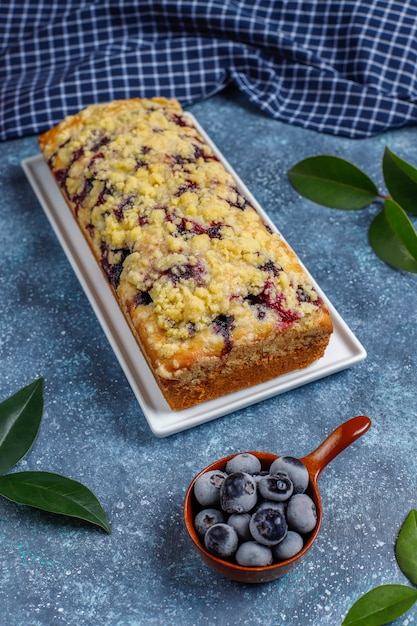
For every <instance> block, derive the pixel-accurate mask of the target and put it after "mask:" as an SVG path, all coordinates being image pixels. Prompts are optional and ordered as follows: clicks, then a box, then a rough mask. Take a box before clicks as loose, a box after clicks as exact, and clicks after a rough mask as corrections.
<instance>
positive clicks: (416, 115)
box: [0, 0, 417, 140]
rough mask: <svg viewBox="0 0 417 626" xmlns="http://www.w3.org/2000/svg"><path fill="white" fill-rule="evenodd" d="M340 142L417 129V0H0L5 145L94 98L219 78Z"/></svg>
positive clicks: (217, 83)
mask: <svg viewBox="0 0 417 626" xmlns="http://www.w3.org/2000/svg"><path fill="white" fill-rule="evenodd" d="M228 83H234V84H236V85H237V86H238V87H239V89H240V90H242V91H243V92H244V93H246V94H247V95H248V97H249V98H250V99H251V101H252V102H253V103H255V104H256V105H257V106H259V107H260V108H261V109H262V110H263V111H265V112H266V113H267V114H269V115H271V116H272V117H274V118H276V119H279V120H281V121H284V122H288V123H291V124H296V125H300V126H303V127H305V128H310V129H314V130H317V131H320V132H327V133H332V134H335V135H342V136H348V137H353V138H354V137H366V136H369V135H372V134H376V133H380V132H383V131H385V130H388V129H391V128H397V127H401V126H405V125H407V124H416V123H417V0H339V1H338V2H334V1H333V0H140V2H138V1H133V0H66V2H65V3H64V4H62V3H59V2H58V1H57V0H36V1H35V0H7V2H6V0H0V140H5V139H9V138H12V137H18V136H23V135H27V134H33V133H39V132H42V131H43V130H44V129H46V128H48V127H50V126H52V125H53V124H55V123H57V122H59V121H60V120H61V119H62V118H63V117H64V116H65V115H68V114H71V113H75V112H77V111H78V110H80V109H82V108H83V107H85V106H87V105H88V104H90V103H92V102H102V101H107V100H113V99H116V98H129V97H135V96H140V97H151V96H167V97H176V98H178V99H179V100H180V102H181V103H182V104H183V105H184V106H186V105H187V104H191V103H192V102H195V101H197V100H201V99H202V98H206V97H208V96H210V95H212V94H214V93H216V92H218V91H220V90H221V89H223V87H224V86H225V85H226V84H228Z"/></svg>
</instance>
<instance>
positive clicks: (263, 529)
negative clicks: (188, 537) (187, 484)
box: [194, 452, 317, 567]
mask: <svg viewBox="0 0 417 626" xmlns="http://www.w3.org/2000/svg"><path fill="white" fill-rule="evenodd" d="M308 484H309V476H308V471H307V468H306V466H305V465H304V464H303V463H302V462H301V461H300V460H299V459H296V458H294V457H291V456H283V457H278V458H277V459H275V460H274V461H273V462H272V464H271V466H270V467H269V469H268V470H262V466H261V462H260V460H259V459H258V458H257V457H256V456H255V455H254V454H251V453H247V452H245V453H241V454H237V455H236V456H234V457H232V458H231V459H229V460H228V462H227V464H226V467H225V468H224V471H223V470H209V471H207V472H204V473H203V474H201V475H200V476H199V477H198V478H197V480H196V481H195V483H194V495H195V498H196V500H197V502H198V504H199V505H200V507H201V509H200V510H199V512H198V513H197V514H196V516H195V518H194V526H195V529H196V531H197V534H198V535H199V537H200V539H201V541H202V542H203V544H204V546H205V547H206V549H207V550H208V551H209V552H210V553H211V554H213V555H215V556H217V557H219V558H221V559H225V560H228V561H235V562H236V563H238V564H239V565H242V566H246V567H264V566H266V565H272V564H273V563H279V562H281V561H285V560H286V559H289V558H291V557H293V556H295V555H296V554H298V552H300V550H301V549H302V547H303V545H304V540H305V537H306V535H308V534H309V533H310V532H311V531H312V530H314V528H315V526H316V524H317V511H316V507H315V504H314V502H313V500H312V499H311V498H310V496H309V495H308V494H307V493H305V491H306V489H307V487H308Z"/></svg>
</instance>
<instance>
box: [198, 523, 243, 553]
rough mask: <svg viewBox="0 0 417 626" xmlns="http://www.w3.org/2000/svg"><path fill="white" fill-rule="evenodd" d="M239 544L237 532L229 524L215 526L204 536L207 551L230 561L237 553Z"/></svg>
mask: <svg viewBox="0 0 417 626" xmlns="http://www.w3.org/2000/svg"><path fill="white" fill-rule="evenodd" d="M238 543H239V539H238V536H237V532H236V531H235V529H234V528H233V527H232V526H229V524H223V523H221V524H214V525H213V526H210V528H209V529H208V530H207V532H206V534H205V535H204V545H205V546H206V548H207V550H208V551H209V552H211V554H214V555H215V556H218V557H220V558H221V559H230V557H232V556H233V555H234V553H235V552H236V550H237V546H238Z"/></svg>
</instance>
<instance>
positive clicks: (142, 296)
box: [132, 291, 152, 307]
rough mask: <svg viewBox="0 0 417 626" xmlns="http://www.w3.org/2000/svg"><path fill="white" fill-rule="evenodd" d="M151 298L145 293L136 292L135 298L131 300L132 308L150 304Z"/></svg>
mask: <svg viewBox="0 0 417 626" xmlns="http://www.w3.org/2000/svg"><path fill="white" fill-rule="evenodd" d="M151 302H152V298H151V295H150V294H149V293H148V292H147V291H138V293H137V294H136V296H135V297H134V298H133V300H132V304H133V306H135V307H136V306H139V305H140V304H151Z"/></svg>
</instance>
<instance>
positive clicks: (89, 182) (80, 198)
mask: <svg viewBox="0 0 417 626" xmlns="http://www.w3.org/2000/svg"><path fill="white" fill-rule="evenodd" d="M92 188H93V179H92V178H86V179H85V180H84V185H83V188H82V190H81V191H80V193H78V194H75V195H74V196H72V198H71V200H72V202H73V203H74V205H75V213H76V215H77V214H78V211H79V209H80V207H81V205H82V203H83V202H84V200H85V199H86V197H87V196H88V194H89V193H90V191H91V190H92Z"/></svg>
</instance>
